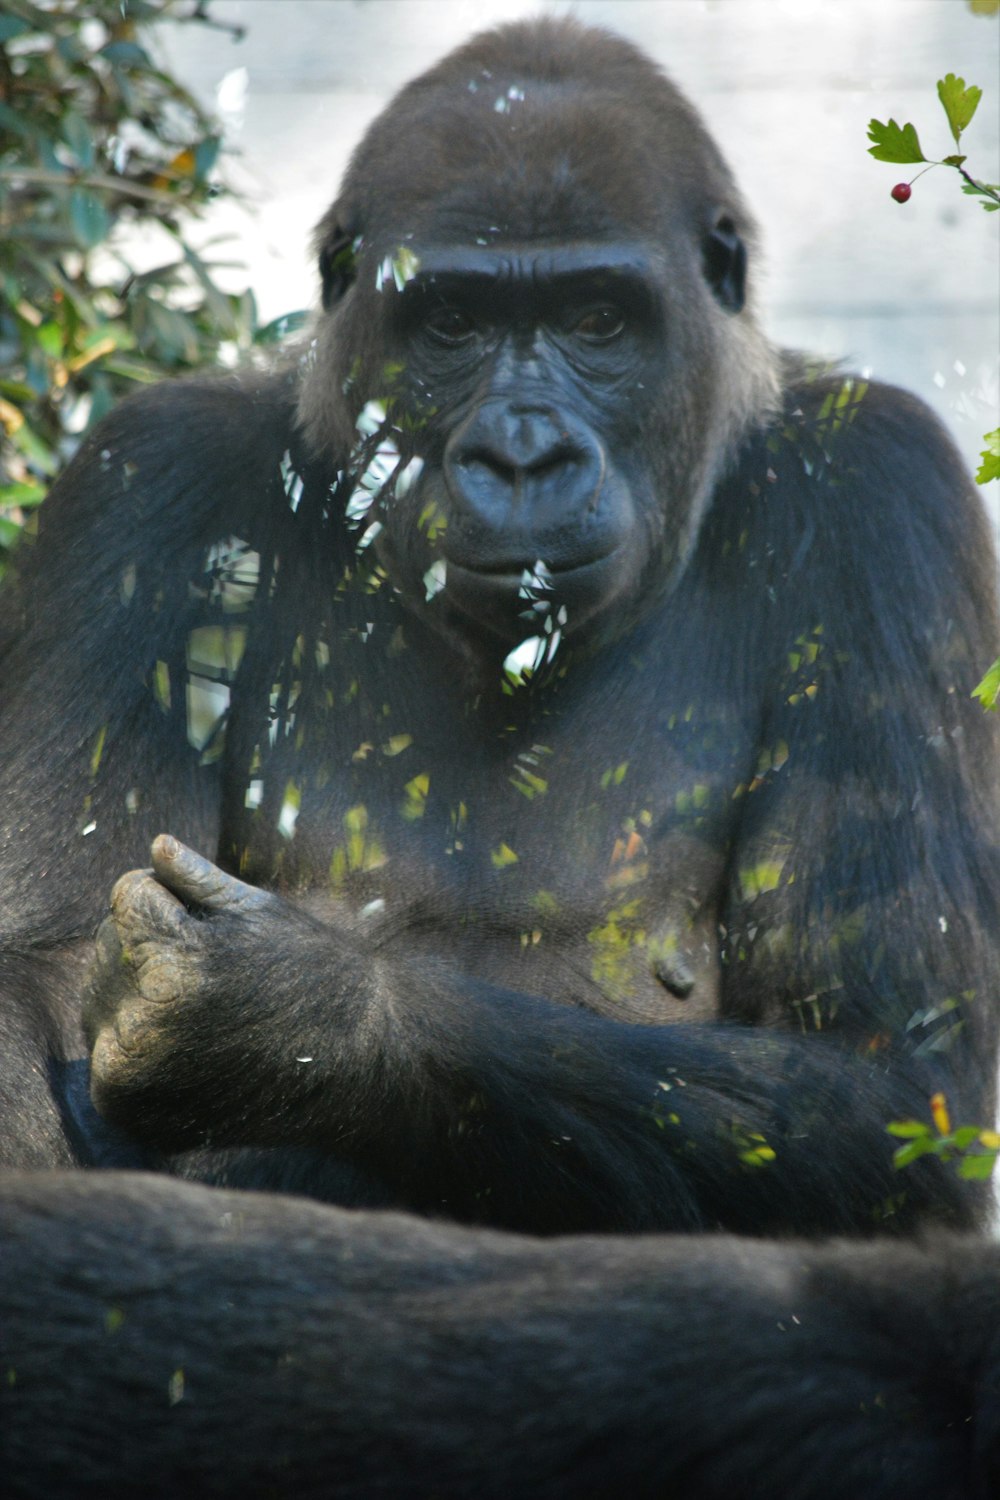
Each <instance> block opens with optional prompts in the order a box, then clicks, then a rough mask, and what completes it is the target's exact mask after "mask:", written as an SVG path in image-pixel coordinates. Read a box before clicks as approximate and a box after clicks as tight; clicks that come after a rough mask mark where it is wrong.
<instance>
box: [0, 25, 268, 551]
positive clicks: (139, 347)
mask: <svg viewBox="0 0 1000 1500" xmlns="http://www.w3.org/2000/svg"><path fill="white" fill-rule="evenodd" d="M166 22H169V23H171V24H173V25H178V26H183V25H200V26H205V25H208V26H212V25H214V24H215V23H214V22H213V21H212V19H211V16H210V14H209V12H208V10H207V4H206V0H0V433H2V445H0V571H2V568H3V563H4V560H5V558H6V555H7V553H8V551H9V549H10V547H11V546H13V545H14V543H15V542H16V540H17V539H18V537H19V535H20V534H21V532H22V529H23V528H24V527H25V526H30V524H31V516H32V514H33V511H34V508H35V507H36V506H37V505H38V503H39V502H40V501H41V500H42V498H43V497H44V494H45V491H46V488H47V486H48V484H49V482H50V480H51V478H52V476H53V475H54V474H55V472H56V471H57V470H58V469H59V468H61V467H62V466H63V464H64V463H65V462H66V459H67V458H68V457H69V456H70V454H71V453H72V451H73V449H74V448H75V447H76V445H77V444H78V443H79V441H80V438H81V436H82V435H83V433H84V432H85V431H86V430H87V428H88V427H90V426H91V425H92V424H93V423H94V422H96V421H97V420H98V419H99V418H100V417H101V416H103V415H104V413H105V412H107V411H108V409H109V408H110V407H111V406H112V405H113V404H114V403H115V402H116V401H117V400H119V399H120V397H121V396H123V395H125V394H126V393H127V392H128V391H129V390H130V389H132V388H134V387H135V385H136V383H137V382H139V383H143V382H151V381H155V380H159V379H161V378H162V377H163V376H164V375H172V374H178V373H180V372H182V371H185V370H189V369H193V368H195V367H196V366H204V365H206V364H211V363H213V362H224V363H232V362H234V361H235V360H236V359H237V358H239V357H240V356H241V355H245V353H246V351H247V350H248V349H249V348H250V347H251V346H252V345H254V344H257V343H267V342H270V341H271V340H272V339H273V338H276V337H278V336H279V334H280V333H281V332H284V331H285V329H286V328H287V326H288V323H289V320H287V319H282V320H280V326H279V325H270V327H268V328H261V327H260V326H259V325H258V320H257V311H256V307H255V304H254V299H253V296H252V294H251V293H250V292H249V291H244V292H242V293H240V294H237V295H233V294H232V293H227V292H224V291H222V290H221V289H220V287H219V286H218V285H217V283H216V280H215V279H214V274H213V273H214V272H215V271H216V270H217V269H218V268H219V266H220V265H221V264H222V262H219V261H208V260H206V259H205V258H204V256H203V254H198V253H196V252H195V250H194V249H193V248H192V246H191V244H190V243H189V241H188V233H189V231H190V229H191V227H192V226H193V224H194V223H195V222H196V221H197V219H198V217H199V215H200V213H201V210H202V209H203V207H204V205H205V204H206V203H207V202H209V200H211V199H212V198H214V197H216V196H217V195H219V194H227V193H228V192H229V189H228V188H227V187H226V184H225V182H224V180H223V179H222V178H221V177H220V175H219V172H218V162H219V157H220V150H221V147H222V141H221V136H220V132H219V129H218V126H217V124H216V123H215V122H214V121H213V120H212V119H211V118H210V117H209V116H208V115H207V114H206V113H205V112H204V111H203V110H202V109H201V107H200V106H199V105H198V104H197V103H196V101H195V100H194V99H193V98H192V96H191V95H190V94H189V93H188V91H187V90H186V89H184V88H183V87H182V86H181V85H180V84H179V83H178V82H177V81H176V79H174V78H172V77H171V76H170V75H169V74H168V73H166V72H164V71H163V70H162V69H161V68H160V67H158V66H157V64H156V61H155V60H154V55H153V53H152V51H151V50H150V43H151V42H154V41H155V28H156V27H157V26H158V25H162V24H164V23H166ZM140 242H141V244H142V247H143V251H142V260H143V262H144V263H145V261H147V260H149V259H152V261H153V262H154V263H153V264H151V265H150V267H149V268H148V269H144V270H142V271H137V270H135V269H134V268H133V265H132V264H131V263H130V256H132V255H133V254H134V249H135V246H136V245H137V244H138V243H140Z"/></svg>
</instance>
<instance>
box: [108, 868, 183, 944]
mask: <svg viewBox="0 0 1000 1500" xmlns="http://www.w3.org/2000/svg"><path fill="white" fill-rule="evenodd" d="M111 915H112V918H113V919H114V923H115V926H116V927H117V929H118V936H119V939H120V941H121V943H122V945H123V947H125V948H129V947H132V946H134V945H135V944H136V943H141V942H144V941H148V940H149V938H150V937H153V936H157V935H159V936H162V937H165V938H178V937H180V935H181V932H182V930H183V926H184V922H185V917H186V914H185V911H184V907H183V905H182V903H181V902H180V901H178V900H177V898H176V897H175V896H173V895H172V894H171V893H170V892H169V891H168V890H166V889H164V887H163V885H162V884H161V883H160V881H159V880H157V878H156V876H155V874H154V873H153V871H152V870H130V871H129V873H128V874H127V875H123V876H122V877H121V879H120V880H119V881H117V882H116V884H115V887H114V889H113V890H112V892H111Z"/></svg>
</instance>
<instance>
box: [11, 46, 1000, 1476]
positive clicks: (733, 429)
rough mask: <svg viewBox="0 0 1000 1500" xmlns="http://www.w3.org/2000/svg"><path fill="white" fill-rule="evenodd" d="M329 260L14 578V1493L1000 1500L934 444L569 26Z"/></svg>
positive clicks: (400, 118)
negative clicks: (281, 329) (801, 350)
mask: <svg viewBox="0 0 1000 1500" xmlns="http://www.w3.org/2000/svg"><path fill="white" fill-rule="evenodd" d="M317 251H318V259H319V267H320V272H321V277H322V303H323V305H322V312H321V314H320V315H319V317H318V319H317V321H316V324H315V327H314V329H313V332H312V336H311V338H310V340H309V341H308V343H307V344H306V345H304V346H303V347H302V348H301V349H299V350H298V351H296V352H295V353H294V355H293V356H292V357H291V358H290V359H289V361H288V362H287V363H286V364H285V365H284V366H283V367H282V368H280V369H278V370H276V371H270V372H264V373H261V372H253V371H250V372H244V373H240V374H224V375H216V376H213V377H209V378H205V379H198V380H194V381H179V382H176V383H166V384H163V385H160V386H158V387H156V388H155V389H151V390H149V391H146V392H144V393H143V394H141V395H139V396H137V397H136V398H134V399H133V400H131V401H129V402H127V403H126V404H125V405H124V406H122V407H121V408H120V409H119V410H118V411H117V412H116V413H113V414H112V415H111V417H110V418H109V419H107V420H106V421H105V422H104V423H103V424H102V425H101V426H100V427H99V428H98V429H97V430H96V431H95V432H94V433H93V435H92V436H91V437H90V438H89V439H88V440H87V441H86V442H85V444H84V445H83V447H82V449H81V451H80V453H79V454H78V456H77V457H76V459H75V460H74V461H73V462H72V463H71V465H70V466H69V468H68V470H67V472H66V474H65V476H64V477H63V479H62V480H61V482H60V483H59V484H58V485H57V486H56V487H55V490H54V492H53V493H52V495H51V497H50V499H49V501H48V502H47V504H46V507H45V509H44V512H43V515H42V519H41V524H40V528H39V533H38V536H37V539H35V540H33V541H32V542H30V543H27V544H26V545H25V547H24V548H23V549H22V556H21V558H20V566H19V569H18V575H17V577H16V579H15V580H14V581H13V583H12V584H11V585H10V586H9V587H8V588H7V589H6V590H5V594H4V599H3V614H2V634H0V643H2V654H0V684H2V692H0V713H2V721H3V731H2V732H3V745H4V758H3V766H2V768H0V789H2V796H0V860H2V866H0V869H2V890H3V916H2V919H0V925H2V930H3V943H2V953H0V994H2V1011H0V1017H2V1019H0V1027H2V1036H3V1041H4V1045H3V1058H2V1062H0V1099H2V1101H3V1125H2V1139H0V1161H2V1164H3V1166H4V1168H5V1173H4V1176H3V1178H2V1181H0V1198H2V1212H0V1264H2V1265H3V1266H4V1270H5V1275H4V1278H3V1287H2V1290H0V1353H2V1361H0V1368H2V1370H3V1372H4V1377H5V1378H4V1382H3V1384H2V1387H0V1471H2V1472H3V1473H4V1475H5V1482H6V1490H5V1493H7V1494H10V1495H12V1496H31V1497H41V1496H44V1497H46V1500H51V1497H70V1496H73V1497H76V1496H80V1495H87V1494H102V1495H108V1494H111V1495H116V1496H118V1495H121V1496H132V1495H136V1496H138V1495H140V1494H141V1495H144V1496H159V1495H163V1496H167V1495H174V1494H177V1493H180V1492H182V1491H183V1490H184V1488H185V1486H189V1487H191V1488H193V1489H194V1490H196V1491H197V1492H198V1493H204V1494H207V1495H216V1496H240V1497H245V1496H258V1495H259V1496H274V1495H295V1496H305V1497H309V1496H316V1497H320V1496H337V1497H341V1496H343V1497H354V1496H358V1497H361V1496H365V1497H368V1496H372V1495H392V1496H404V1495H405V1496H428V1497H429V1496H431V1495H434V1496H446V1497H448V1496H453V1497H461V1496H468V1495H470V1494H477V1495H482V1496H510V1495H518V1496H521V1495H525V1496H539V1497H562V1496H566V1497H569V1496H577V1495H580V1494H583V1495H593V1496H602V1495H608V1496H610V1495H629V1496H644V1495H649V1496H653V1495H663V1494H671V1493H684V1494H690V1495H697V1496H701V1497H723V1496H725V1497H727V1500H728V1497H731V1496H732V1495H734V1494H739V1495H741V1496H748V1497H754V1496H760V1497H763V1496H768V1497H772V1496H774V1495H782V1496H785V1497H791V1500H834V1497H846V1496H855V1495H858V1494H862V1493H863V1494H865V1495H866V1496H868V1497H874V1500H898V1497H900V1496H904V1495H905V1496H907V1497H910V1500H920V1497H923V1496H928V1497H930V1496H934V1497H935V1500H944V1497H955V1500H965V1497H968V1500H974V1497H985V1496H987V1495H992V1494H995V1493H997V1486H998V1484H1000V1248H998V1247H997V1246H995V1245H990V1244H989V1243H988V1242H987V1241H986V1240H985V1239H983V1238H981V1237H979V1236H977V1235H976V1233H975V1231H976V1230H977V1229H981V1228H982V1226H983V1224H984V1219H985V1214H986V1210H987V1203H988V1193H987V1183H986V1181H985V1178H986V1176H988V1168H989V1164H990V1159H991V1151H990V1140H991V1138H990V1137H989V1136H987V1135H986V1133H985V1132H986V1127H988V1126H989V1125H990V1124H991V1123H992V1120H993V1112H994V1103H995V1101H994V1087H993V1080H994V1075H995V1070H996V1061H997V1052H998V1024H1000V984H998V979H1000V974H998V969H1000V954H998V933H1000V818H998V813H1000V785H998V777H1000V756H998V753H997V752H998V739H997V728H998V725H997V720H996V719H995V718H994V717H991V716H989V715H985V714H983V713H982V712H981V710H980V707H979V705H978V704H977V703H975V702H974V701H972V699H971V697H970V695H971V692H972V689H973V687H974V685H975V683H976V681H977V679H978V677H979V676H981V674H982V671H983V670H984V669H985V666H986V665H987V664H988V662H989V661H990V660H991V659H992V657H994V656H995V655H996V654H997V650H998V646H997V641H998V633H1000V632H998V624H997V616H996V609H995V603H994V593H995V564H994V562H993V558H992V554H991V549H990V543H989V536H988V531H987V528H986V525H985V521H984V517H983V515H982V513H981V510H980V508H979V506H978V502H977V499H976V496H975V493H974V489H973V486H972V485H971V483H970V481H969V480H968V478H967V477H966V475H965V473H964V472H963V469H962V466H961V463H960V461H959V459H958V457H957V456H956V454H955V452H954V450H953V448H952V446H951V444H950V442H949V440H948V438H947V436H946V435H945V434H944V432H943V431H942V430H941V428H940V427H939V426H938V424H937V423H936V421H935V419H934V418H933V417H932V416H931V415H930V414H929V413H928V412H927V411H926V410H925V409H924V408H923V407H922V406H920V404H919V403H918V402H916V401H915V400H914V399H912V398H911V397H909V396H907V395H905V394H903V393H902V392H900V391H898V390H894V389H890V388H887V387H884V386H878V385H876V384H873V383H869V382H865V381H862V380H859V379H857V378H855V377H852V376H848V375H844V374H843V373H841V372H839V371H837V370H834V369H831V368H830V367H829V366H826V365H824V364H822V363H821V362H818V361H814V360H810V359H807V358H805V357H803V356H800V355H795V354H790V353H785V352H781V351H778V350H776V349H775V348H774V347H773V346H772V345H771V344H770V343H769V342H768V340H767V338H766V337H765V335H764V333H763V332H762V331H761V329H760V327H759V324H758V321H757V317H756V314H755V310H754V269H755V262H756V237H755V232H754V227H753V224H752V221H751V219H750V217H749V215H748V212H747V210H746V208H745V207H744V204H743V202H742V200H741V198H740V196H739V193H738V191H737V189H736V187H735V185H734V183H733V180H732V178H731V176H730V173H729V171H728V169H727V167H726V165H725V163H724V162H723V160H722V158H721V156H720V154H719V152H718V150H717V148H716V147H715V145H714V144H713V142H712V141H711V140H710V138H709V137H708V135H707V133H706V131H705V128H704V126H703V125H702V123H701V121H700V119H699V116H698V115H697V113H696V112H695V111H694V110H693V109H692V107H691V106H690V105H689V104H688V103H687V102H686V101H685V99H684V98H683V97H682V96H681V94H679V93H678V91H677V90H676V89H675V88H674V86H673V85H672V84H671V83H669V82H668V81H667V80H666V79H665V78H664V77H663V76H662V75H661V74H660V73H659V72H658V70H657V69H656V68H655V67H654V66H653V65H652V64H651V63H650V62H649V61H648V60H647V59H646V58H645V57H644V56H643V55H642V54H641V53H639V52H638V51H637V50H636V49H635V48H634V47H632V46H631V45H629V44H628V43H626V42H625V41H622V40H620V39H617V38H615V37H613V36H612V35H610V34H608V33H605V32H601V31H594V30H590V29H586V28H583V27H581V26H579V25H578V24H576V23H574V22H570V21H558V22H557V21H552V20H545V21H540V22H531V23H519V24H515V25H511V26H507V27H504V28H501V29H500V30H497V31H494V32H490V33H486V34H484V35H481V36H479V37H477V38H475V39H473V40H472V41H471V42H469V43H468V44H467V45H465V46H463V47H462V48H460V49H459V50H458V51H456V52H455V53H453V54H452V55H451V56H449V57H448V58H446V59H445V60H444V61H443V62H442V63H440V64H439V65H438V66H436V67H435V68H433V69H431V71H430V72H428V73H427V74H425V75H424V76H423V77H421V78H419V79H417V80H416V81H415V82H414V83H411V84H410V85H409V86H408V87H407V88H405V89H404V90H403V91H402V92H401V93H400V94H399V95H398V97H397V98H396V99H395V100H394V101H393V102H392V103H391V104H390V105H389V107H388V108H387V109H386V111H385V112H384V114H383V115H382V116H381V117H380V118H379V119H378V120H377V121H376V122H375V124H374V125H373V126H372V127H371V129H370V130H369V132H368V134H367V135H366V136H365V138H364V140H363V141H362V143H361V145H360V146H359V147H358V149H357V151H356V153H355V155H354V157H353V159H352V161H351V164H350V167H349V169H348V171H347V174H346V178H345V181H344V183H343V186H342V189H341V192H340V196H339V197H338V199H337V201H336V202H335V204H334V205H333V207H332V208H331V209H330V211H329V212H328V213H327V215H326V216H325V217H324V219H323V220H322V222H321V224H320V226H319V230H318V235H317ZM150 851H151V852H150ZM109 894H110V909H109V908H108V901H109ZM959 1126H962V1127H966V1126H967V1127H969V1129H968V1130H966V1131H965V1132H964V1134H963V1135H962V1136H961V1140H960V1141H959V1142H958V1143H957V1144H956V1143H954V1142H950V1141H949V1136H950V1135H951V1133H952V1130H953V1129H954V1128H957V1127H959ZM890 1127H896V1130H897V1137H898V1133H899V1131H900V1130H902V1131H903V1132H904V1133H905V1132H906V1131H909V1132H910V1134H911V1137H912V1141H913V1142H914V1144H913V1145H912V1146H911V1148H910V1149H909V1150H908V1151H907V1152H906V1153H905V1154H904V1160H905V1158H906V1156H909V1157H912V1158H915V1159H914V1160H912V1161H910V1162H909V1164H908V1165H905V1166H899V1165H897V1164H896V1162H895V1161H894V1153H895V1150H896V1148H897V1147H898V1146H899V1140H898V1138H895V1137H894V1135H893V1134H892V1133H891V1130H890ZM922 1127H926V1129H925V1130H924V1133H923V1134H921V1133H920V1132H921V1128H922ZM980 1136H982V1139H980ZM963 1147H964V1150H963V1149H962V1148H963ZM79 1168H91V1169H94V1168H105V1169H107V1168H116V1169H118V1170H116V1171H113V1172H110V1171H104V1172H97V1173H95V1172H93V1171H92V1172H91V1173H90V1174H89V1175H86V1176H85V1175H83V1174H82V1173H81V1172H79V1171H74V1170H69V1169H79ZM57 1169H62V1170H57ZM293 1194H294V1195H302V1196H290V1195H293ZM304 1197H308V1198H311V1199H313V1200H316V1201H313V1202H307V1201H303V1199H304ZM430 1221H433V1222H430ZM720 1231H724V1233H720ZM838 1236H839V1237H840V1238H839V1239H838V1238H837V1237H838ZM768 1237H769V1238H768ZM830 1241H833V1242H832V1243H831V1242H830Z"/></svg>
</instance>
